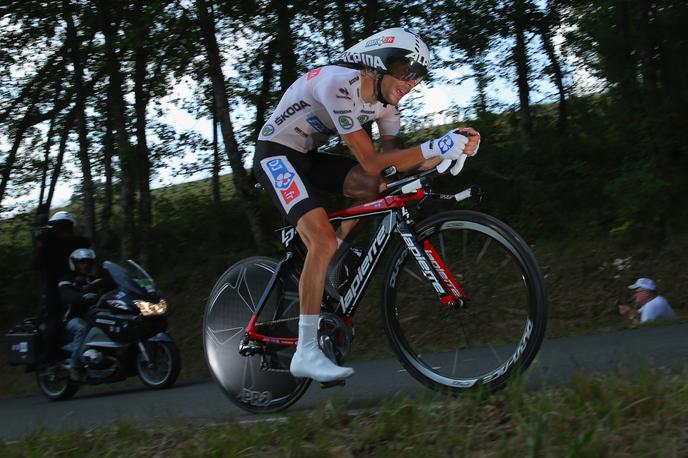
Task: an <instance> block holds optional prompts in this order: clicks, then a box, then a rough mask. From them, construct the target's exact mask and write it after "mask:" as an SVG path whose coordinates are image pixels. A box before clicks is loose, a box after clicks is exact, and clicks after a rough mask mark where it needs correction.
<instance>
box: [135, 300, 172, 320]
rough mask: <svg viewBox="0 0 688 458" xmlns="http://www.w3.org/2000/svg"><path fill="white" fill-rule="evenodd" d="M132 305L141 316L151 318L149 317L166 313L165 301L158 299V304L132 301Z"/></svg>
mask: <svg viewBox="0 0 688 458" xmlns="http://www.w3.org/2000/svg"><path fill="white" fill-rule="evenodd" d="M134 304H136V306H137V307H138V308H139V311H140V312H141V315H143V316H151V315H163V314H164V313H165V312H167V302H165V299H160V302H157V303H154V302H148V301H134Z"/></svg>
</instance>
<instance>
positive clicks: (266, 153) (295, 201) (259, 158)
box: [253, 140, 358, 226]
mask: <svg viewBox="0 0 688 458" xmlns="http://www.w3.org/2000/svg"><path fill="white" fill-rule="evenodd" d="M356 165H358V162H357V161H356V160H355V159H353V158H350V157H346V156H340V155H336V154H327V153H318V152H310V153H301V152H299V151H296V150H294V149H291V148H289V147H287V146H284V145H281V144H279V143H274V142H268V141H263V140H259V141H258V142H257V143H256V152H255V155H254V157H253V174H254V175H255V177H256V179H257V180H258V182H259V183H260V184H261V185H262V186H263V188H264V189H265V190H266V191H267V192H268V193H269V194H270V198H271V199H272V201H273V202H274V203H275V206H277V208H279V209H280V211H281V212H282V215H284V216H285V217H286V218H287V221H289V223H290V224H292V225H294V226H296V223H298V221H299V219H300V218H301V217H302V216H303V215H305V214H306V213H308V212H309V211H310V210H313V209H314V208H318V207H322V205H321V204H320V202H319V200H318V198H317V197H316V193H317V192H318V191H326V192H330V193H336V194H339V195H342V194H343V188H344V179H345V178H346V176H347V174H348V173H349V170H351V169H352V168H353V167H354V166H356Z"/></svg>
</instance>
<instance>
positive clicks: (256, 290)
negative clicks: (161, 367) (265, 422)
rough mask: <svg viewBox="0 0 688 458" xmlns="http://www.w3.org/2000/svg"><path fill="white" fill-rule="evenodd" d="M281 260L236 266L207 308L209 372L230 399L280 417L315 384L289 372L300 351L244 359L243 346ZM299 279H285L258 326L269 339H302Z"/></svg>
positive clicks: (272, 350) (271, 349)
mask: <svg viewBox="0 0 688 458" xmlns="http://www.w3.org/2000/svg"><path fill="white" fill-rule="evenodd" d="M276 266H277V261H275V260H274V259H271V258H266V257H251V258H247V259H244V260H242V261H240V262H238V263H236V264H235V265H233V266H232V267H230V268H229V269H228V270H227V271H226V272H225V273H224V274H223V275H222V277H220V280H219V281H218V282H217V283H216V284H215V287H214V288H213V291H212V293H211V295H210V298H209V300H208V304H207V306H206V311H205V316H204V322H203V342H204V349H205V356H206V362H207V363H208V367H209V368H210V371H211V373H212V375H213V377H214V379H215V380H216V381H217V383H218V384H219V385H220V386H221V387H222V389H223V390H224V392H225V394H227V396H228V397H229V399H230V400H231V401H232V402H234V403H235V404H237V405H238V406H239V407H241V408H243V409H245V410H248V411H250V412H275V411H279V410H282V409H285V408H287V407H288V406H290V405H291V404H293V403H294V402H296V401H297V400H298V399H299V398H300V397H301V396H302V395H303V393H304V392H305V391H306V389H307V388H308V386H309V385H310V379H302V378H296V377H294V376H292V375H291V373H290V372H289V365H290V363H291V358H292V356H293V354H294V351H295V347H286V346H265V347H264V351H263V352H262V354H260V353H258V354H254V355H252V356H242V355H241V354H239V343H240V341H241V340H242V338H243V336H244V332H245V327H246V325H247V324H248V322H249V320H250V319H251V317H252V316H253V314H254V312H255V310H256V306H257V305H258V301H259V300H260V298H261V296H262V294H263V291H264V290H265V288H266V286H267V284H268V282H269V280H270V278H271V277H272V274H273V272H275V269H276ZM297 284H298V279H297V278H294V276H293V275H283V276H282V278H280V279H279V280H278V282H277V284H276V285H275V288H274V290H273V293H272V294H271V295H270V297H269V298H268V300H267V303H266V304H265V307H264V309H263V311H262V313H261V315H260V317H259V319H258V321H257V323H256V330H257V331H258V332H260V333H261V334H264V335H271V336H276V337H297V336H298V318H299V300H298V288H297Z"/></svg>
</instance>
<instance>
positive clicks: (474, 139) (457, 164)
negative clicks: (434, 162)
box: [437, 127, 480, 176]
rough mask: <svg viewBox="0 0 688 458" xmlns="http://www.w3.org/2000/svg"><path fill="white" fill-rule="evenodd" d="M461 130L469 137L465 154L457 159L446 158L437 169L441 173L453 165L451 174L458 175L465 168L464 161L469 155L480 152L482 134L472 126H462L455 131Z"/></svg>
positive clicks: (461, 132) (464, 150) (462, 133)
mask: <svg viewBox="0 0 688 458" xmlns="http://www.w3.org/2000/svg"><path fill="white" fill-rule="evenodd" d="M457 131H458V132H459V133H460V134H461V135H463V136H465V137H467V139H468V142H467V143H466V145H465V147H464V149H463V154H461V155H460V156H459V157H458V158H457V159H456V160H451V159H445V160H443V161H442V162H440V164H439V165H438V166H437V171H438V172H439V173H444V172H445V171H446V170H447V169H448V168H449V167H451V170H450V172H451V174H452V175H454V176H456V175H458V174H459V172H461V169H463V165H464V162H466V158H467V157H468V156H475V155H476V154H478V147H479V146H480V134H479V133H478V131H477V130H475V129H473V128H472V127H460V128H458V129H457V130H456V131H455V132H457Z"/></svg>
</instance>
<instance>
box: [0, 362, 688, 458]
mask: <svg viewBox="0 0 688 458" xmlns="http://www.w3.org/2000/svg"><path fill="white" fill-rule="evenodd" d="M435 399H436V398H435ZM687 402H688V375H686V374H685V373H683V374H667V373H661V372H654V371H651V370H649V369H648V370H645V371H643V372H641V373H640V374H637V375H636V376H634V377H629V376H628V375H624V374H617V375H615V376H611V377H591V376H578V377H575V378H574V379H573V381H572V382H571V383H570V384H568V385H567V386H566V387H549V388H545V389H541V390H539V391H537V392H529V391H527V390H526V387H525V385H523V384H518V383H515V384H512V385H511V386H510V387H509V388H508V389H507V390H505V391H504V392H501V393H499V394H497V395H495V396H483V395H480V394H477V395H474V396H464V397H461V398H459V399H442V401H441V402H439V403H438V402H430V401H429V399H428V398H414V399H411V398H406V397H396V398H393V399H389V400H387V401H386V402H384V403H383V404H382V405H379V406H376V407H371V408H366V409H362V410H358V411H355V412H354V413H352V411H350V410H349V408H348V406H347V405H345V404H338V403H332V402H328V403H325V404H323V405H321V406H320V407H319V408H317V409H316V410H314V411H313V412H296V413H291V414H288V415H285V416H283V417H279V418H280V419H281V420H282V421H258V422H252V423H243V424H242V423H238V422H236V421H234V420H227V421H223V422H220V423H215V424H183V423H178V424H175V425H170V426H164V427H157V428H155V429H150V428H148V429H143V428H139V427H137V426H135V425H133V424H128V423H120V424H118V425H117V426H116V427H107V428H97V429H93V430H88V431H83V430H82V431H70V432H60V433H48V434H45V433H43V434H40V433H37V434H33V435H30V436H27V437H25V438H23V439H22V440H20V441H18V442H14V443H11V444H8V443H3V442H0V456H5V457H11V456H61V455H66V456H129V457H134V456H146V457H148V456H172V455H174V456H232V457H240V456H241V457H255V456H318V457H320V456H332V457H352V456H375V457H378V456H381V457H385V456H394V457H400V456H409V457H410V456H414V457H415V456H418V455H419V454H427V456H510V457H513V456H585V457H590V456H629V457H631V456H632V457H635V456H686V455H687V454H688V410H686V408H685V406H686V403H687Z"/></svg>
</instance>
